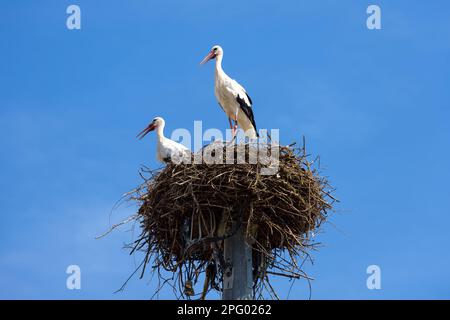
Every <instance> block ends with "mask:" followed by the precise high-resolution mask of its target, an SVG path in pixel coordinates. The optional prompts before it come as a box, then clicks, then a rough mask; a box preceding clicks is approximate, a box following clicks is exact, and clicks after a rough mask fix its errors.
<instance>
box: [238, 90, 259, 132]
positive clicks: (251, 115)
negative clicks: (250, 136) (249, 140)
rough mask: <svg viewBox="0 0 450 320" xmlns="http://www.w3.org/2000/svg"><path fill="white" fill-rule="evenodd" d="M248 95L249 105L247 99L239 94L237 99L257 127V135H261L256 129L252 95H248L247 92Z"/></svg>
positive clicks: (254, 126)
mask: <svg viewBox="0 0 450 320" xmlns="http://www.w3.org/2000/svg"><path fill="white" fill-rule="evenodd" d="M245 94H246V95H247V98H248V101H250V105H248V104H247V103H246V102H245V100H244V99H243V98H241V97H240V96H239V95H238V96H237V97H236V101H237V102H238V103H239V106H240V107H241V110H242V111H243V112H244V113H245V115H246V116H247V118H249V120H250V122H251V123H252V125H253V128H255V132H256V136H257V137H259V134H258V130H257V129H256V123H255V118H254V116H253V109H252V106H251V104H252V100H251V99H250V97H249V96H248V94H247V93H245Z"/></svg>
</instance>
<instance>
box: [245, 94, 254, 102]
mask: <svg viewBox="0 0 450 320" xmlns="http://www.w3.org/2000/svg"><path fill="white" fill-rule="evenodd" d="M245 95H246V96H247V98H248V101H250V105H253V102H252V98H250V96H249V95H248V93H247V92H246V93H245Z"/></svg>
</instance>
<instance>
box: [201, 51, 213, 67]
mask: <svg viewBox="0 0 450 320" xmlns="http://www.w3.org/2000/svg"><path fill="white" fill-rule="evenodd" d="M215 57H216V54H215V53H214V51H210V52H209V53H208V55H207V56H206V57H205V59H203V60H202V62H200V64H205V63H207V62H208V61H209V60H211V59H214V58H215Z"/></svg>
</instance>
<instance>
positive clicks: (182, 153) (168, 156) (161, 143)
mask: <svg viewBox="0 0 450 320" xmlns="http://www.w3.org/2000/svg"><path fill="white" fill-rule="evenodd" d="M165 125H166V122H165V121H164V119H163V118H161V117H156V118H154V119H153V121H152V122H151V123H150V124H149V125H148V126H147V127H146V128H145V129H144V130H142V131H141V132H140V133H139V134H138V135H137V138H139V139H142V138H143V137H145V135H146V134H147V133H149V132H150V131H153V130H155V129H156V134H157V136H158V141H157V143H156V158H157V159H158V161H160V162H163V163H167V162H170V161H172V160H178V159H182V158H185V157H190V155H191V151H190V150H189V149H188V148H186V147H185V146H183V145H182V144H181V143H178V142H175V141H173V140H170V139H168V138H166V137H165V136H164V126H165ZM174 158H176V159H174Z"/></svg>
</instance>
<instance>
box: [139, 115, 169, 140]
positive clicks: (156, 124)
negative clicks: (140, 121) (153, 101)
mask: <svg viewBox="0 0 450 320" xmlns="http://www.w3.org/2000/svg"><path fill="white" fill-rule="evenodd" d="M165 124H166V122H165V121H164V119H163V118H161V117H156V118H155V119H153V120H152V122H150V124H149V125H148V126H147V127H146V128H145V129H144V130H142V131H141V132H139V134H138V135H137V138H139V139H142V138H143V137H145V136H146V135H147V133H149V132H150V131H153V130H155V129H156V128H163V127H164V125H165Z"/></svg>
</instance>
